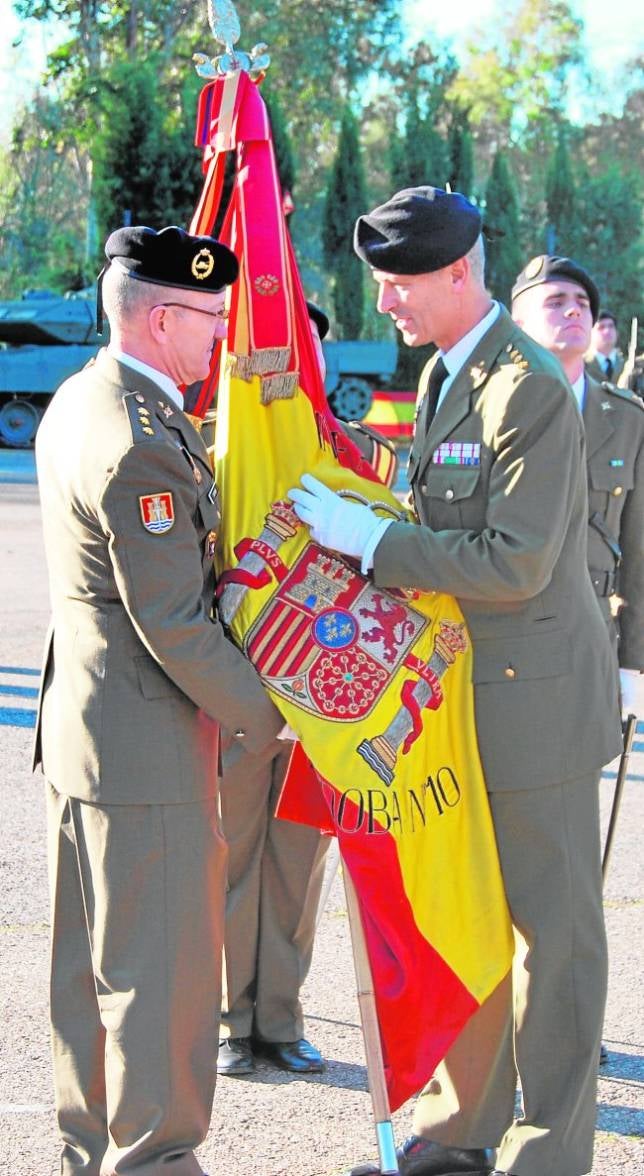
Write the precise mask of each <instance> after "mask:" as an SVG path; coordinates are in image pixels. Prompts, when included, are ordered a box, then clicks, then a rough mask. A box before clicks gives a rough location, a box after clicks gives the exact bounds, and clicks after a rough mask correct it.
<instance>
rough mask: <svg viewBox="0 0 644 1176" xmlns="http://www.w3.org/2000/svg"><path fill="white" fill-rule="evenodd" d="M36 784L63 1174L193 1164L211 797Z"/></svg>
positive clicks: (208, 1024)
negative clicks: (164, 798)
mask: <svg viewBox="0 0 644 1176" xmlns="http://www.w3.org/2000/svg"><path fill="white" fill-rule="evenodd" d="M46 789H47V820H48V855H49V871H50V886H51V900H52V936H53V942H52V974H51V1018H52V1048H53V1061H54V1084H55V1098H56V1112H57V1118H58V1125H59V1129H60V1133H61V1136H62V1139H63V1151H62V1162H61V1171H62V1173H63V1176H77V1174H80V1173H83V1176H99V1174H100V1176H117V1174H118V1176H125V1174H129V1173H134V1172H135V1173H136V1176H171V1174H172V1176H201V1167H200V1165H199V1163H198V1161H197V1159H196V1157H195V1155H194V1151H193V1148H194V1147H196V1146H197V1145H198V1144H199V1143H200V1142H201V1141H202V1140H203V1139H204V1137H205V1135H206V1132H207V1130H208V1125H209V1122H210V1114H211V1109H212V1099H213V1093H214V1086H215V1057H216V1050H217V1039H218V1020H219V1002H220V991H221V948H222V940H223V915H224V912H223V893H224V873H225V868H226V847H225V842H224V840H223V838H222V835H221V832H220V829H219V825H218V812H217V800H216V798H215V797H211V798H207V799H204V800H201V801H197V802H194V803H188V804H174V805H173V804H146V805H109V806H102V805H98V804H90V803H87V802H85V801H81V800H77V799H75V798H72V797H68V796H65V795H62V794H61V793H59V792H57V791H56V789H54V788H53V787H52V785H51V784H49V783H47V784H46ZM143 992H144V993H145V999H143V998H142V996H141V993H143ZM177 1141H180V1144H178V1143H177Z"/></svg>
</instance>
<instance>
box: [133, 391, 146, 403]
mask: <svg viewBox="0 0 644 1176" xmlns="http://www.w3.org/2000/svg"><path fill="white" fill-rule="evenodd" d="M135 399H136V400H137V401H138V403H139V404H145V396H142V395H141V393H140V392H137V394H136V397H135Z"/></svg>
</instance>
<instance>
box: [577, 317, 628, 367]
mask: <svg viewBox="0 0 644 1176" xmlns="http://www.w3.org/2000/svg"><path fill="white" fill-rule="evenodd" d="M595 314H596V318H595V320H594V321H593V326H592V330H591V333H590V340H589V346H587V348H586V367H587V369H588V373H589V375H591V376H592V377H593V379H594V380H598V381H599V382H600V383H601V382H602V380H609V381H610V382H611V383H612V384H616V383H617V381H618V379H619V377H620V376H621V374H622V370H623V368H624V356H623V355H622V353H621V351H620V350H619V349H618V347H617V319H616V318H615V315H614V314H611V312H610V310H600V311H599V313H597V310H596V311H595Z"/></svg>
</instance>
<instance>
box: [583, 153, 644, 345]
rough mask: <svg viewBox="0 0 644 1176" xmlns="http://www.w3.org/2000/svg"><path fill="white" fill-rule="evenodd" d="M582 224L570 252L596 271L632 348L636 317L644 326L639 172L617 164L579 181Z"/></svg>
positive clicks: (585, 173) (586, 174)
mask: <svg viewBox="0 0 644 1176" xmlns="http://www.w3.org/2000/svg"><path fill="white" fill-rule="evenodd" d="M578 180H579V183H578V193H577V209H578V216H577V224H576V229H575V234H574V239H573V240H572V248H571V250H570V252H571V253H572V255H573V256H574V258H575V259H576V260H577V261H579V262H581V264H582V265H584V266H586V268H587V269H588V270H589V271H590V273H591V274H592V276H593V278H594V279H595V281H596V283H597V285H598V287H599V292H600V297H601V301H602V303H604V304H605V305H607V306H608V307H610V309H611V310H612V311H613V313H614V314H615V315H616V316H617V319H618V322H619V325H620V334H621V340H622V343H623V345H624V346H626V344H627V340H628V331H629V329H630V322H631V318H632V317H638V318H639V320H640V323H642V303H641V288H642V269H643V263H644V249H643V247H642V209H641V203H640V196H639V187H638V184H639V177H638V173H637V171H635V170H633V171H632V172H630V173H628V172H626V173H624V172H623V171H622V169H621V168H620V167H618V166H617V165H615V164H613V165H611V166H610V167H608V168H607V170H606V171H605V172H603V174H601V175H595V176H593V175H591V174H590V173H589V172H588V171H586V169H583V171H582V172H581V174H580V175H579V177H578Z"/></svg>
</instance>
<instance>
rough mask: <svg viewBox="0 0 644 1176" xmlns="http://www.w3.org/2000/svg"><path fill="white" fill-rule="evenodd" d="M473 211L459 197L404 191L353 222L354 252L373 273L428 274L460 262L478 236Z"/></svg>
mask: <svg viewBox="0 0 644 1176" xmlns="http://www.w3.org/2000/svg"><path fill="white" fill-rule="evenodd" d="M481 227H482V220H481V214H480V212H479V210H478V208H475V207H474V205H473V204H470V202H469V200H466V199H465V197H464V196H461V194H460V192H444V191H443V189H442V188H431V187H429V186H424V187H422V188H403V190H402V191H401V192H396V194H395V196H392V197H391V200H388V201H387V203H386V204H380V205H378V207H377V208H374V210H373V212H369V213H366V215H365V216H360V217H358V220H357V221H356V227H355V233H354V237H353V247H354V249H355V251H356V253H357V254H358V257H361V258H362V260H363V261H366V262H368V263H369V265H370V266H372V268H373V269H379V270H385V271H386V272H387V273H390V274H430V273H432V272H433V271H434V270H439V269H443V267H444V266H446V265H451V263H452V262H453V261H456V260H457V258H459V257H464V256H465V254H466V253H468V252H469V250H470V249H471V248H472V246H473V244H474V242H475V241H476V239H477V237H478V236H479V234H480V232H481Z"/></svg>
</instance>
